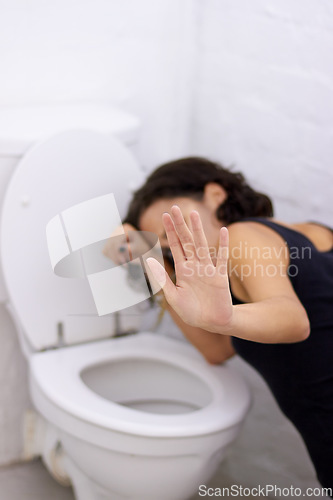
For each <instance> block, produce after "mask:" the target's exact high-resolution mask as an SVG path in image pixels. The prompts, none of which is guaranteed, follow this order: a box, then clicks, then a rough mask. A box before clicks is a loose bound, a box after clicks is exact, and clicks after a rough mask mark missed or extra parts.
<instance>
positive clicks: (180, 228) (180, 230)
mask: <svg viewBox="0 0 333 500" xmlns="http://www.w3.org/2000/svg"><path fill="white" fill-rule="evenodd" d="M171 214H172V220H173V223H174V226H175V229H176V232H177V235H178V238H179V240H180V243H181V245H182V247H183V252H184V255H185V257H186V259H187V260H189V259H193V258H194V257H196V253H195V246H194V240H193V235H192V233H191V231H190V229H189V228H188V226H187V224H186V222H185V220H184V217H183V214H182V212H181V210H180V208H179V207H178V206H177V205H173V207H171Z"/></svg>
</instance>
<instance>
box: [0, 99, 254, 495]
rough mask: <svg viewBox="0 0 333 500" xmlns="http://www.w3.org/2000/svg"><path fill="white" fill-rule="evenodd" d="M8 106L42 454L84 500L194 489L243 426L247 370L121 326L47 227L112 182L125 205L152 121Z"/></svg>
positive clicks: (24, 327)
mask: <svg viewBox="0 0 333 500" xmlns="http://www.w3.org/2000/svg"><path fill="white" fill-rule="evenodd" d="M7 113H8V116H7V121H6V123H7V127H5V126H2V124H1V122H0V164H1V163H2V164H3V169H2V172H7V176H3V178H2V179H1V183H0V188H1V189H2V193H1V196H3V198H4V199H3V203H2V218H1V241H0V250H1V263H2V272H3V278H2V275H1V276H0V284H1V286H2V288H1V302H2V303H6V306H7V307H8V310H9V311H10V314H11V315H12V318H13V320H14V323H15V325H16V328H17V331H18V335H19V339H20V343H21V347H22V350H23V352H24V354H25V356H26V358H27V361H28V366H29V387H30V394H31V398H32V402H33V404H34V408H35V413H33V414H31V415H30V429H31V436H30V440H31V442H30V445H31V449H32V454H34V455H40V456H41V457H42V459H43V461H44V463H45V465H46V466H47V468H48V469H49V471H50V472H51V474H52V475H53V476H54V477H55V478H56V479H57V480H58V481H59V482H61V483H62V484H72V486H73V488H74V493H75V496H76V498H77V499H78V500H111V499H112V500H125V499H126V500H157V499H158V500H186V499H189V498H191V496H193V495H194V494H196V493H197V492H198V488H199V486H200V484H207V482H208V481H209V479H210V477H211V476H212V475H213V474H214V473H215V472H216V470H217V467H218V466H219V464H220V462H221V461H222V460H223V458H224V456H225V454H226V452H227V450H228V448H229V446H230V444H231V443H232V442H233V441H234V439H235V438H236V436H237V435H238V433H239V430H240V428H241V426H242V423H243V421H244V419H245V416H246V414H247V411H248V408H249V404H250V395H249V391H248V388H247V386H246V384H245V383H244V381H243V379H242V378H241V377H240V375H239V374H238V373H237V372H236V371H234V370H233V369H232V368H231V367H230V366H228V363H225V364H222V365H219V366H212V365H209V364H208V363H207V362H206V361H205V360H204V359H203V357H202V356H201V355H200V353H198V352H197V351H196V349H195V348H194V347H192V346H191V345H189V344H188V343H186V342H182V341H180V340H176V339H174V338H169V337H168V336H164V335H157V334H156V333H152V332H148V331H140V332H139V333H135V334H132V335H120V336H119V335H118V334H119V317H118V318H116V317H115V316H116V315H115V314H105V315H98V314H97V312H96V307H95V304H94V300H93V297H92V294H91V290H90V289H89V286H88V283H87V280H84V279H69V278H64V277H60V276H57V275H56V274H55V273H54V272H53V269H52V266H51V263H50V258H49V252H48V248H47V241H46V234H45V233H46V226H47V224H48V222H49V221H50V220H51V219H52V218H53V217H55V216H56V215H57V214H60V213H62V212H63V211H64V210H67V209H68V208H69V207H73V206H75V205H78V204H82V203H85V202H87V200H91V199H94V198H96V197H101V196H105V195H108V194H109V193H111V192H112V193H114V196H115V199H116V202H117V206H118V208H119V212H120V216H123V215H124V213H125V210H126V206H127V204H128V202H129V200H130V197H131V191H132V190H133V189H135V188H136V187H138V186H139V185H140V183H141V182H142V179H143V172H142V170H141V169H140V167H139V165H138V162H137V160H136V159H135V157H134V155H133V154H132V153H131V150H132V151H133V149H135V143H136V141H137V138H138V134H139V129H140V127H139V123H138V121H137V120H136V118H135V117H132V116H131V115H129V114H127V113H122V112H121V111H119V110H114V109H113V108H109V107H103V108H97V107H95V108H94V107H91V106H90V107H88V108H87V107H86V108H82V107H81V108H80V107H77V108H73V107H72V108H71V109H66V108H62V109H59V108H54V109H44V110H41V109H39V110H35V111H33V110H24V111H22V113H23V115H20V111H19V110H15V111H12V112H11V110H7ZM29 117H30V120H29ZM25 120H26V121H25ZM24 124H25V127H24ZM8 158H10V161H9V162H8ZM6 162H7V163H6ZM2 281H4V283H2ZM122 313H123V314H124V317H126V310H124V311H123V312H120V314H122ZM122 333H123V332H122Z"/></svg>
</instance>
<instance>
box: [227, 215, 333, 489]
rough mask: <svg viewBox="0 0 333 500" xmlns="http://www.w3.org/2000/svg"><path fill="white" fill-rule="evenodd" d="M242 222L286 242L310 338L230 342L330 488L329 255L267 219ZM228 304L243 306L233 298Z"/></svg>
mask: <svg viewBox="0 0 333 500" xmlns="http://www.w3.org/2000/svg"><path fill="white" fill-rule="evenodd" d="M245 220H246V221H252V222H258V223H260V224H264V225H265V226H267V227H270V228H271V229H273V230H274V231H276V232H277V233H278V234H279V235H280V236H282V238H283V239H284V240H285V242H286V245H287V246H288V249H289V256H290V260H289V268H288V275H289V279H290V281H291V283H292V286H293V288H294V290H295V292H296V295H297V296H298V298H299V300H300V301H301V303H302V304H303V306H304V308H305V310H306V311H307V314H308V317H309V320H310V326H311V333H310V336H309V337H308V338H307V339H306V340H304V341H303V342H297V343H292V344H262V343H258V342H252V341H249V340H243V339H239V338H236V337H233V339H232V342H233V345H234V348H235V350H236V351H237V353H238V354H239V355H240V356H241V357H242V358H244V359H245V360H246V361H247V362H249V363H250V364H251V365H252V366H253V367H254V368H255V369H256V370H257V371H258V372H259V373H260V374H261V375H262V376H263V377H264V379H265V380H266V382H267V384H268V385H269V387H270V389H271V391H272V392H273V394H274V396H275V398H276V400H277V402H278V404H279V406H280V408H281V410H282V411H283V412H284V413H285V415H286V416H287V417H288V418H289V419H290V420H291V421H292V422H293V423H294V424H295V426H296V427H297V429H298V430H299V432H300V433H301V435H302V437H303V439H304V441H305V444H306V445H307V447H308V450H309V453H310V455H311V458H312V460H313V462H314V465H315V467H316V469H317V474H318V478H319V480H320V481H321V482H322V484H323V485H324V486H326V487H333V250H330V251H328V252H320V251H318V250H317V249H316V247H315V246H314V245H313V244H312V243H311V241H310V240H308V238H306V237H305V236H303V235H302V234H301V233H299V232H297V231H295V230H293V229H289V228H287V227H284V226H282V225H280V224H278V223H276V222H273V221H271V220H269V219H265V218H247V219H244V221H245ZM242 222H243V220H242ZM233 302H234V304H241V303H242V302H241V301H239V300H237V298H236V297H234V296H233ZM328 460H329V465H328V464H327V461H328ZM329 483H330V484H329Z"/></svg>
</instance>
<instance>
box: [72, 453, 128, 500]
mask: <svg viewBox="0 0 333 500" xmlns="http://www.w3.org/2000/svg"><path fill="white" fill-rule="evenodd" d="M65 467H66V470H67V472H68V474H69V476H70V478H71V481H72V486H73V490H74V494H75V499H76V500H111V499H112V500H129V498H128V497H124V496H123V495H119V494H118V493H116V492H114V491H106V490H105V489H104V488H102V487H101V486H100V485H98V484H96V483H95V482H94V481H92V480H91V479H90V478H88V477H87V476H86V475H85V474H83V472H81V471H80V469H78V467H76V465H75V464H74V463H73V462H72V461H71V460H70V459H69V458H68V457H66V458H65Z"/></svg>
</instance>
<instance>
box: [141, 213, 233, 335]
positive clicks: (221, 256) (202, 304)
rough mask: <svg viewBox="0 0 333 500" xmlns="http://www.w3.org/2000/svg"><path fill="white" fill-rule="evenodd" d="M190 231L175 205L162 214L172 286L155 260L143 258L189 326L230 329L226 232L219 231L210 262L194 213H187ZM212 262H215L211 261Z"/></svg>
mask: <svg viewBox="0 0 333 500" xmlns="http://www.w3.org/2000/svg"><path fill="white" fill-rule="evenodd" d="M190 221H191V226H192V227H191V230H190V228H189V227H188V225H187V224H186V222H185V220H184V217H183V215H182V212H181V210H180V208H179V207H178V206H176V205H175V206H173V207H172V209H171V215H170V214H163V224H164V227H165V231H166V234H167V238H168V243H169V246H170V249H171V251H172V255H173V259H174V262H175V272H176V285H174V284H173V283H172V281H171V279H170V278H169V276H168V274H167V273H166V271H165V269H164V268H163V266H161V264H160V263H159V262H157V261H156V260H155V259H152V258H150V259H147V263H148V265H149V267H150V269H151V271H152V273H153V275H154V278H155V279H156V281H157V282H158V283H159V285H160V286H161V287H162V288H163V292H164V294H165V298H166V300H167V301H168V303H169V304H170V306H171V307H172V308H173V309H174V311H175V312H176V313H177V314H178V315H179V316H180V317H181V319H182V320H183V321H184V322H185V323H187V324H189V325H192V326H197V327H200V328H203V329H205V330H211V331H212V330H213V329H214V326H215V325H218V326H219V329H220V331H221V330H222V331H223V330H225V332H226V333H227V332H228V329H229V328H231V322H232V316H233V305H232V299H231V295H230V290H229V279H228V230H227V228H226V227H223V228H221V230H220V240H219V247H218V252H217V257H216V262H215V263H213V260H212V257H211V255H210V251H209V247H208V243H207V240H206V237H205V233H204V231H203V227H202V223H201V219H200V216H199V214H198V212H195V211H193V212H191V214H190ZM214 260H215V259H214Z"/></svg>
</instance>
